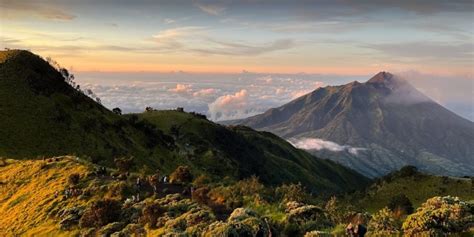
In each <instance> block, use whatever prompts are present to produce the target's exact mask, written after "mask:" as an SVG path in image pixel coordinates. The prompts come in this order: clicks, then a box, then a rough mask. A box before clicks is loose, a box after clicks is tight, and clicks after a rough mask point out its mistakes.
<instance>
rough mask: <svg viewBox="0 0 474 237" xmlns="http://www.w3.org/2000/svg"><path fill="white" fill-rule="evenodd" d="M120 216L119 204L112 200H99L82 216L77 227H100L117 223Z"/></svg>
mask: <svg viewBox="0 0 474 237" xmlns="http://www.w3.org/2000/svg"><path fill="white" fill-rule="evenodd" d="M120 214H121V205H120V202H118V201H117V200H113V199H105V200H99V201H96V202H94V203H92V204H91V205H90V206H89V207H88V208H87V209H86V210H85V211H84V214H83V215H82V217H81V219H80V221H79V225H80V226H81V228H84V227H101V226H104V225H107V224H109V223H112V222H115V221H118V220H119V219H120Z"/></svg>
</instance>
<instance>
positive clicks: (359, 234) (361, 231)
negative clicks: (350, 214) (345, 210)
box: [346, 222, 367, 237]
mask: <svg viewBox="0 0 474 237" xmlns="http://www.w3.org/2000/svg"><path fill="white" fill-rule="evenodd" d="M365 233H367V228H366V227H365V226H364V225H362V224H361V223H360V222H357V225H355V226H354V225H352V223H349V225H347V227H346V235H347V236H351V237H364V236H365Z"/></svg>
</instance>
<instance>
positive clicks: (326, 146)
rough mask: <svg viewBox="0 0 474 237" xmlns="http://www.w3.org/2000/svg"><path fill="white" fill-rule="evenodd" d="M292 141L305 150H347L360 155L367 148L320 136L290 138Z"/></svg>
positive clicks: (294, 144)
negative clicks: (341, 143)
mask: <svg viewBox="0 0 474 237" xmlns="http://www.w3.org/2000/svg"><path fill="white" fill-rule="evenodd" d="M290 143H291V144H293V146H295V147H298V148H301V149H304V150H317V151H319V150H329V151H333V152H342V151H347V152H349V153H350V154H352V155H358V153H359V152H360V151H363V150H366V148H361V147H352V146H349V145H339V144H337V143H335V142H332V141H327V140H323V139H319V138H300V139H290Z"/></svg>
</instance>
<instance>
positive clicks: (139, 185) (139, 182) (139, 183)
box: [136, 177, 142, 189]
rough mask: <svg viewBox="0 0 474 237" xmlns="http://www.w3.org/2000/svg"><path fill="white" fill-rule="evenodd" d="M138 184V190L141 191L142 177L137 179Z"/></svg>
mask: <svg viewBox="0 0 474 237" xmlns="http://www.w3.org/2000/svg"><path fill="white" fill-rule="evenodd" d="M136 184H137V187H138V189H140V187H141V184H142V183H141V180H140V177H138V178H137V183H136Z"/></svg>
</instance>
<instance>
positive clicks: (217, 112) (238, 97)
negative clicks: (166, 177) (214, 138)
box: [209, 89, 249, 120]
mask: <svg viewBox="0 0 474 237" xmlns="http://www.w3.org/2000/svg"><path fill="white" fill-rule="evenodd" d="M248 104H249V94H248V91H247V90H246V89H242V90H240V91H238V92H235V93H234V94H229V95H223V96H221V97H219V98H217V99H216V100H215V101H214V102H212V103H211V104H209V113H210V115H211V119H213V120H227V119H233V118H238V117H240V116H241V115H242V114H246V111H248V110H249V106H248ZM239 115H240V116H239Z"/></svg>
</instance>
